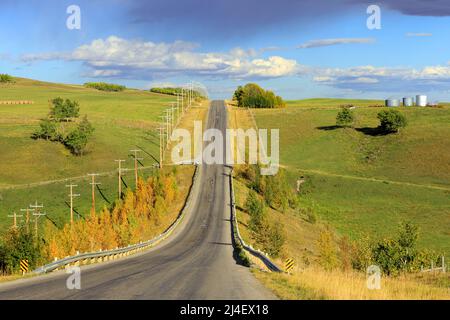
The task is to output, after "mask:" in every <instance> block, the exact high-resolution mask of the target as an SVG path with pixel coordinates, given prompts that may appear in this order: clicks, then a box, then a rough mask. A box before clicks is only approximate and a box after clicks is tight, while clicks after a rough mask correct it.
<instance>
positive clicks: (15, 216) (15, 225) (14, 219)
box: [8, 211, 23, 229]
mask: <svg viewBox="0 0 450 320" xmlns="http://www.w3.org/2000/svg"><path fill="white" fill-rule="evenodd" d="M8 217H9V218H13V228H14V229H17V217H19V218H20V217H23V216H22V215H18V214H16V212H15V211H14V213H13V214H11V215H8Z"/></svg>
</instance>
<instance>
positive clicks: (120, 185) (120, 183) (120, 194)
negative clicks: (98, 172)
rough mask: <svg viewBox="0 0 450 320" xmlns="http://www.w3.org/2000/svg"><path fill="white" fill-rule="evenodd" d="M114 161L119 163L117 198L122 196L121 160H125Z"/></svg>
mask: <svg viewBox="0 0 450 320" xmlns="http://www.w3.org/2000/svg"><path fill="white" fill-rule="evenodd" d="M114 161H115V162H118V163H119V171H118V173H119V174H118V176H119V199H120V198H121V197H122V162H125V160H114Z"/></svg>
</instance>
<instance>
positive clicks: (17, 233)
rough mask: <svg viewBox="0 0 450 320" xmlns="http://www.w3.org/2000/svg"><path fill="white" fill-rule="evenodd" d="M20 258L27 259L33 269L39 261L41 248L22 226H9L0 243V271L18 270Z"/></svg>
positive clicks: (12, 271)
mask: <svg viewBox="0 0 450 320" xmlns="http://www.w3.org/2000/svg"><path fill="white" fill-rule="evenodd" d="M20 260H28V264H29V267H30V269H34V268H35V267H36V266H37V265H38V263H40V262H41V249H40V246H39V243H38V242H37V241H36V237H34V235H33V234H32V233H31V232H26V231H25V230H24V229H22V228H11V229H9V230H8V231H7V233H6V234H5V235H4V236H3V239H2V241H1V244H0V271H1V272H2V273H15V272H19V271H20Z"/></svg>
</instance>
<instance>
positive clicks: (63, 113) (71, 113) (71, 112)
mask: <svg viewBox="0 0 450 320" xmlns="http://www.w3.org/2000/svg"><path fill="white" fill-rule="evenodd" d="M51 102H52V105H53V106H52V107H51V108H50V118H51V119H53V120H54V121H58V122H60V121H63V120H65V121H68V120H69V119H71V118H78V117H79V116H80V107H79V105H78V102H76V101H71V100H69V99H66V100H64V99H62V98H59V97H58V98H55V99H53V100H52V101H51Z"/></svg>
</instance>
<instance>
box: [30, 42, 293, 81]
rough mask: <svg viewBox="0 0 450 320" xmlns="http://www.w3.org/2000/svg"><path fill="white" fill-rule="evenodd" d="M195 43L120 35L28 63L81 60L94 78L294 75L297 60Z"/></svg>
mask: <svg viewBox="0 0 450 320" xmlns="http://www.w3.org/2000/svg"><path fill="white" fill-rule="evenodd" d="M198 47H199V46H198V45H197V44H195V43H190V42H184V41H175V42H172V43H154V42H150V41H147V42H146V41H141V40H126V39H122V38H119V37H116V36H110V37H108V38H107V39H97V40H94V41H92V42H91V43H89V44H85V45H82V46H80V47H78V48H76V49H75V50H74V51H72V52H52V53H42V54H27V55H24V56H23V57H22V60H23V61H25V62H33V61H39V60H67V61H81V62H83V63H85V64H86V65H87V66H88V67H89V68H90V70H91V73H90V75H91V76H92V77H113V76H120V77H138V78H150V77H151V75H158V76H164V75H173V74H177V73H190V74H197V75H205V76H215V77H221V78H239V79H244V78H276V77H282V76H286V75H290V74H294V73H295V72H296V68H297V62H296V61H295V60H289V59H285V58H282V57H279V56H271V57H268V58H266V59H262V58H258V57H257V55H258V53H257V52H256V51H255V50H243V49H241V48H235V49H233V50H231V51H229V52H226V53H221V52H198V51H197V50H196V49H198Z"/></svg>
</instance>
